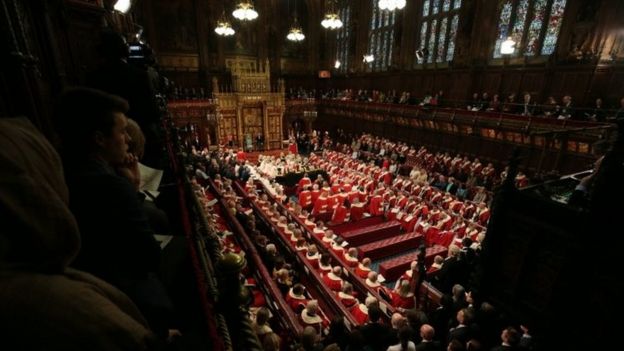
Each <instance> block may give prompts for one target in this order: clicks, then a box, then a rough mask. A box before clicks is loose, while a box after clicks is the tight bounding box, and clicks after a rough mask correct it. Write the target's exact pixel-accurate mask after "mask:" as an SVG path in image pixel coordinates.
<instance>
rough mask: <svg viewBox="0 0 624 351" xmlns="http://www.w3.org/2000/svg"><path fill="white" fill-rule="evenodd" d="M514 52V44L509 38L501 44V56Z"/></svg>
mask: <svg viewBox="0 0 624 351" xmlns="http://www.w3.org/2000/svg"><path fill="white" fill-rule="evenodd" d="M514 51H516V42H515V41H513V39H511V37H508V38H507V40H505V41H504V42H502V43H501V49H500V52H501V54H502V55H511V54H513V53H514Z"/></svg>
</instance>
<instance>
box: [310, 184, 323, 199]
mask: <svg viewBox="0 0 624 351" xmlns="http://www.w3.org/2000/svg"><path fill="white" fill-rule="evenodd" d="M310 196H311V202H312V203H315V202H316V200H317V199H318V198H319V196H321V191H320V190H319V185H318V184H317V183H314V184H313V185H312V190H311V191H310Z"/></svg>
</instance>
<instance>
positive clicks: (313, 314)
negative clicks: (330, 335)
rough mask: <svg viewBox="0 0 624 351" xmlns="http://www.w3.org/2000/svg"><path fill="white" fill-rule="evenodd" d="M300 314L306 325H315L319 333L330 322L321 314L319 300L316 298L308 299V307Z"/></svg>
mask: <svg viewBox="0 0 624 351" xmlns="http://www.w3.org/2000/svg"><path fill="white" fill-rule="evenodd" d="M300 316H301V321H302V322H303V324H304V325H305V326H310V327H313V328H314V329H316V331H317V332H318V333H321V331H322V330H323V329H325V328H326V327H327V326H328V325H329V322H328V321H326V320H325V319H324V318H322V317H321V316H320V315H319V313H318V302H317V301H316V300H310V301H308V304H307V305H306V308H304V309H303V311H301V314H300Z"/></svg>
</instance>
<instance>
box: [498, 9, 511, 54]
mask: <svg viewBox="0 0 624 351" xmlns="http://www.w3.org/2000/svg"><path fill="white" fill-rule="evenodd" d="M511 8H512V4H511V0H509V1H506V2H505V3H504V4H503V7H502V9H501V14H500V20H499V21H498V39H497V40H496V47H495V48H494V57H500V56H501V55H500V47H501V44H502V42H503V40H505V39H507V30H508V29H509V22H510V21H511Z"/></svg>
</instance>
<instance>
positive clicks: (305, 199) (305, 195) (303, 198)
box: [299, 187, 312, 208]
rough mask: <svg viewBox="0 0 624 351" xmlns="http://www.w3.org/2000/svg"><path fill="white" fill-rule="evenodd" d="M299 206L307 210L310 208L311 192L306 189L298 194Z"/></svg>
mask: <svg viewBox="0 0 624 351" xmlns="http://www.w3.org/2000/svg"><path fill="white" fill-rule="evenodd" d="M299 205H300V206H301V207H302V208H309V207H310V206H312V192H310V190H307V187H306V188H304V190H303V191H301V192H300V193H299Z"/></svg>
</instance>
